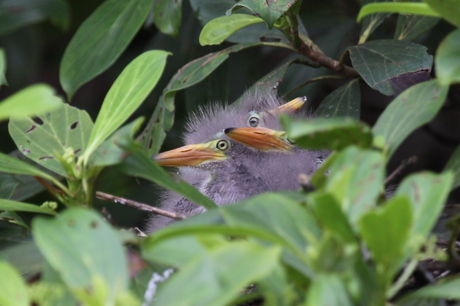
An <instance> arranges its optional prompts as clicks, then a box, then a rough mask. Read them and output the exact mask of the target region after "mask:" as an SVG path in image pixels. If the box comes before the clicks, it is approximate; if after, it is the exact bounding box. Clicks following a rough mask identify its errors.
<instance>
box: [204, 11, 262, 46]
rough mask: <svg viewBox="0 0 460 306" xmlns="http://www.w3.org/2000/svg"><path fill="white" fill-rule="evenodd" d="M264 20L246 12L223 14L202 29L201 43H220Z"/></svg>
mask: <svg viewBox="0 0 460 306" xmlns="http://www.w3.org/2000/svg"><path fill="white" fill-rule="evenodd" d="M260 22H264V21H263V20H262V19H260V18H259V17H255V16H251V15H246V14H233V15H230V16H221V17H218V18H216V19H213V20H211V21H210V22H208V23H207V24H206V25H205V26H204V27H203V30H201V33H200V38H199V40H200V45H202V46H206V45H219V44H221V43H222V42H223V41H224V40H225V39H226V38H227V37H229V36H230V35H232V34H233V33H234V32H236V31H238V30H239V29H241V28H243V27H245V26H248V25H250V24H254V23H260Z"/></svg>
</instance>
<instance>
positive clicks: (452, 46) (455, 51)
mask: <svg viewBox="0 0 460 306" xmlns="http://www.w3.org/2000/svg"><path fill="white" fill-rule="evenodd" d="M459 4H460V3H459ZM436 76H437V77H438V78H437V80H438V81H439V83H440V84H441V85H444V86H448V85H450V84H454V83H459V82H460V29H458V30H456V31H453V32H452V33H450V34H449V35H447V37H446V38H444V40H443V41H442V42H441V44H440V45H439V47H438V51H437V53H436Z"/></svg>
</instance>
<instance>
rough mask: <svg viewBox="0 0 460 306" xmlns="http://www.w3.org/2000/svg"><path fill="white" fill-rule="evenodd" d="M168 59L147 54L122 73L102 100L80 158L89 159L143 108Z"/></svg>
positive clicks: (160, 54)
mask: <svg viewBox="0 0 460 306" xmlns="http://www.w3.org/2000/svg"><path fill="white" fill-rule="evenodd" d="M168 55H169V53H168V52H165V51H159V50H153V51H147V52H145V53H143V54H141V55H140V56H138V57H137V58H136V59H134V60H133V61H132V62H131V63H130V64H129V65H128V66H127V67H126V68H125V69H124V70H123V71H122V73H121V74H120V76H119V77H118V78H117V79H116V81H115V83H114V84H113V85H112V87H111V88H110V90H109V92H108V93H107V96H106V97H105V99H104V102H103V104H102V107H101V110H100V111H99V115H98V116H97V119H96V122H95V123H94V128H93V130H92V132H91V137H90V139H89V141H88V147H87V149H86V150H85V153H84V157H83V158H85V159H88V158H89V157H90V155H91V154H92V153H93V152H94V150H96V148H97V147H98V146H99V145H100V144H101V143H102V142H103V141H104V140H106V139H107V138H108V137H109V136H110V135H111V134H112V133H113V132H115V130H116V129H117V128H118V127H120V126H121V125H122V124H123V123H124V122H125V121H126V119H128V118H129V116H131V114H132V113H133V112H134V111H135V110H136V109H137V108H138V107H139V106H140V105H141V104H142V102H143V101H144V100H145V98H146V97H147V96H148V94H149V93H150V91H152V89H153V88H154V87H155V85H156V84H157V82H158V80H159V79H160V77H161V74H162V73H163V70H164V67H165V65H166V57H167V56H168Z"/></svg>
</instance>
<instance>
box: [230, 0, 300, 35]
mask: <svg viewBox="0 0 460 306" xmlns="http://www.w3.org/2000/svg"><path fill="white" fill-rule="evenodd" d="M296 1H297V0H278V1H263V2H261V1H252V0H242V1H240V2H238V3H237V4H235V5H234V6H233V7H232V8H231V9H229V10H228V11H227V13H226V14H227V15H230V14H231V13H232V11H235V10H236V9H238V8H241V7H244V8H247V9H248V10H250V11H251V12H253V13H254V14H255V15H256V16H260V18H262V19H263V20H264V21H265V23H266V24H267V26H268V28H269V29H271V28H272V27H273V26H274V25H275V22H276V21H277V20H278V18H280V17H281V16H282V15H283V14H284V13H286V12H287V10H288V9H289V8H290V7H291V6H292V5H294V3H296Z"/></svg>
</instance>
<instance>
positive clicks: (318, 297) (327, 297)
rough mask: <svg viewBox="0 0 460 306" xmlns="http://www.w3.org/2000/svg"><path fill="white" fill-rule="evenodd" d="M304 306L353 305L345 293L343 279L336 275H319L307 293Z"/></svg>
mask: <svg viewBox="0 0 460 306" xmlns="http://www.w3.org/2000/svg"><path fill="white" fill-rule="evenodd" d="M305 305H307V306H316V305H343V306H351V305H354V303H353V302H352V300H351V297H350V296H349V294H348V293H347V288H346V287H345V284H344V282H343V279H341V278H340V277H339V276H338V275H336V274H320V275H318V277H317V278H316V279H315V281H314V282H313V283H312V286H311V287H310V288H309V290H308V292H307V301H306V304H305Z"/></svg>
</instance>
